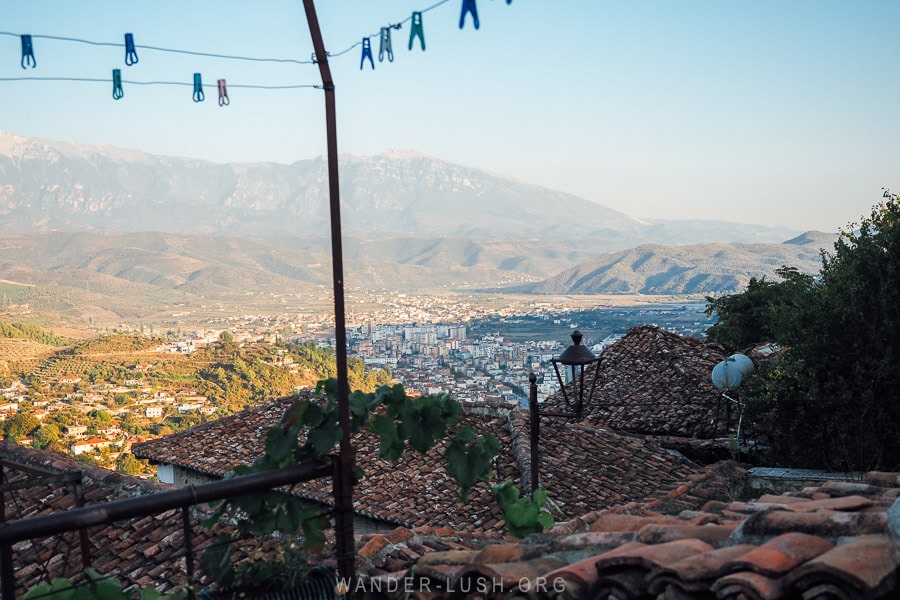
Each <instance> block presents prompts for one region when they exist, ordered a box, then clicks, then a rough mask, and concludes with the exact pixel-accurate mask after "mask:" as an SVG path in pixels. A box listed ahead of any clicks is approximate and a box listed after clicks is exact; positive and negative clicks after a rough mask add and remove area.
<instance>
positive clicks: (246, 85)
mask: <svg viewBox="0 0 900 600" xmlns="http://www.w3.org/2000/svg"><path fill="white" fill-rule="evenodd" d="M0 81H76V82H89V83H109V82H110V79H108V78H106V79H101V78H98V77H0ZM122 83H123V84H126V83H127V84H129V85H180V86H188V87H193V85H194V84H193V83H192V82H187V81H134V80H130V79H123V80H122ZM203 87H205V88H215V87H216V84H203ZM228 87H230V88H244V89H256V90H296V89H303V88H310V89H321V87H322V85H321V84H312V83H302V84H295V85H265V84H255V83H243V84H242V83H229V84H228Z"/></svg>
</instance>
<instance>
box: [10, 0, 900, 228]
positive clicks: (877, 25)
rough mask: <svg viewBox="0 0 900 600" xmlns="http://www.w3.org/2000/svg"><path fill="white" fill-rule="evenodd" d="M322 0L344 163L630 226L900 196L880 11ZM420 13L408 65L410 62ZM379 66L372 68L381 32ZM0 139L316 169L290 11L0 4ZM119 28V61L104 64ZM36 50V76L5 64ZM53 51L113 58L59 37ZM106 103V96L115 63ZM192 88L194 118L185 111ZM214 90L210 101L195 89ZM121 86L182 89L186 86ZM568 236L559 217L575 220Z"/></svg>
mask: <svg viewBox="0 0 900 600" xmlns="http://www.w3.org/2000/svg"><path fill="white" fill-rule="evenodd" d="M462 4H463V1H462V0H449V1H447V2H444V3H439V2H438V0H420V1H407V0H390V1H381V2H376V1H374V0H331V1H325V0H319V1H318V2H317V9H318V14H319V20H320V23H321V25H322V29H323V33H324V37H325V44H326V47H327V49H328V50H329V52H330V53H331V54H332V55H336V54H337V53H339V52H341V51H343V50H346V49H348V48H350V47H351V46H353V45H354V44H357V43H358V42H360V40H361V39H362V38H363V37H364V36H367V35H373V36H374V37H372V38H371V44H372V50H373V56H374V59H375V69H374V71H373V70H372V69H371V68H370V67H369V65H368V62H367V63H366V65H365V67H364V68H363V69H362V70H360V58H361V47H360V46H357V47H354V48H352V49H351V50H350V51H349V52H347V53H346V54H342V55H340V56H332V59H331V61H330V63H331V66H332V71H333V74H334V78H335V83H336V94H337V96H336V97H337V102H338V113H337V114H338V135H339V142H338V147H339V151H340V152H341V153H350V154H357V155H372V154H378V153H380V152H382V151H384V150H387V149H394V148H400V149H411V150H418V151H421V152H424V153H427V154H430V155H433V156H436V157H438V158H441V159H445V160H449V161H452V162H456V163H460V164H464V165H470V166H473V167H477V168H480V169H484V170H488V171H492V172H496V173H502V174H506V175H509V176H512V177H515V178H517V179H521V180H524V181H528V182H531V183H535V184H538V185H544V186H547V187H551V188H555V189H559V190H564V191H568V192H571V193H574V194H577V195H579V196H582V197H584V198H587V199H589V200H593V201H596V202H599V203H601V204H604V205H606V206H609V207H611V208H614V209H617V210H621V211H623V212H625V213H627V214H629V215H632V216H635V217H641V218H667V219H672V218H711V219H724V220H731V221H739V222H749V223H761V224H768V225H786V226H789V227H792V228H796V229H822V230H835V229H837V228H838V227H842V226H845V225H847V224H848V222H850V221H856V220H858V219H859V218H860V217H861V216H863V215H867V214H868V213H869V210H870V208H871V207H872V206H873V205H874V204H875V203H876V202H878V200H879V199H880V195H881V187H889V188H892V189H893V190H894V191H895V192H896V191H900V78H898V66H900V2H898V1H897V0H883V1H882V0H846V1H841V2H836V1H830V0H810V1H802V0H771V1H770V0H752V1H751V0H745V1H727V0H715V1H705V0H704V1H701V0H695V1H688V0H684V1H677V0H667V1H650V0H646V1H642V0H617V1H600V0H597V1H593V0H591V1H589V0H582V1H574V0H571V1H566V0H556V1H553V2H550V1H546V0H544V1H537V0H512V2H511V3H509V4H507V2H506V1H505V0H476V6H477V10H478V16H479V20H480V29H478V30H475V29H474V28H473V26H472V21H471V17H470V16H467V19H466V23H465V26H464V28H463V29H462V30H461V29H459V27H458V24H459V18H460V12H461V7H462ZM423 9H430V10H427V11H426V12H425V13H424V14H423V25H424V34H425V41H426V50H425V51H424V52H423V51H421V50H420V49H419V46H418V41H416V45H415V46H414V48H413V50H412V51H410V50H408V48H407V45H408V42H409V35H410V23H409V22H408V19H409V17H410V15H411V13H412V12H413V11H414V10H423ZM405 20H407V21H406V22H405V23H403V26H402V28H401V29H399V30H392V34H391V41H392V46H393V50H394V61H393V62H389V61H388V60H387V57H385V60H384V62H379V61H378V53H379V39H378V37H377V34H378V32H379V29H380V27H382V26H384V25H387V24H390V23H397V22H400V21H405ZM0 31H3V32H5V33H11V34H15V35H0V79H2V78H14V77H63V78H83V79H101V80H103V81H101V82H82V81H0V129H2V130H6V131H10V132H13V133H17V134H22V135H29V136H39V137H45V138H50V139H55V140H67V141H76V142H82V143H86V144H97V145H102V144H110V145H115V146H122V147H126V148H136V149H140V150H145V151H147V152H151V153H156V154H168V155H177V156H187V157H196V158H202V159H208V160H214V161H221V162H226V161H274V162H281V163H290V162H293V161H296V160H302V159H308V158H312V157H314V156H318V155H321V154H323V153H325V149H326V146H325V133H324V131H325V126H324V101H323V93H322V92H321V90H317V89H310V88H303V89H289V90H263V89H255V88H249V89H248V88H239V87H237V86H238V85H257V86H284V85H304V84H306V85H315V84H318V83H319V82H320V80H319V73H318V69H317V68H316V66H315V65H311V64H293V63H265V62H251V61H237V60H225V59H216V58H206V57H200V56H195V55H189V54H183V53H169V52H161V51H154V50H151V49H149V48H142V46H156V47H160V48H170V49H176V50H187V51H193V52H205V53H213V54H225V55H238V56H247V57H272V58H292V59H296V60H300V61H308V60H309V58H310V55H311V54H312V44H311V42H310V37H309V30H308V27H307V24H306V19H305V14H304V11H303V7H302V2H301V1H300V0H265V1H261V2H247V1H246V0H242V1H236V0H235V1H231V0H217V1H216V2H211V1H206V0H190V1H185V0H171V1H170V0H153V1H149V0H145V1H143V2H135V1H124V0H117V1H102V2H101V1H91V0H78V1H74V0H55V1H53V0H28V1H27V2H25V1H19V2H3V3H2V4H0ZM126 32H131V33H133V34H134V40H135V43H136V45H137V54H138V63H137V64H135V65H132V66H126V65H125V64H124V58H125V51H124V34H125V33H126ZM23 33H28V34H31V35H33V36H34V37H33V47H34V55H35V59H36V61H37V68H34V69H25V70H23V69H22V68H21V66H20V60H21V42H20V38H19V34H23ZM38 36H55V37H69V38H77V39H82V40H88V41H92V42H102V43H114V44H118V45H117V46H102V45H90V44H83V43H74V42H65V41H61V40H55V39H48V38H43V37H38ZM114 68H119V69H121V70H122V78H123V79H124V80H125V83H124V84H123V91H124V94H125V95H124V97H123V98H122V99H121V100H118V101H116V100H113V98H112V69H114ZM195 72H201V73H202V77H203V82H204V83H205V84H206V85H207V86H210V85H212V87H207V88H206V89H205V93H206V99H205V101H204V102H200V103H194V102H193V101H192V99H191V96H192V92H193V90H192V88H191V87H190V84H191V83H192V81H193V79H192V78H193V73H195ZM220 78H225V79H226V81H227V84H228V86H229V90H228V92H229V97H230V100H231V103H230V105H229V106H225V107H220V106H218V102H217V95H216V90H215V83H216V80H217V79H220ZM129 81H133V82H151V81H162V82H183V83H185V84H188V85H186V86H175V85H136V84H133V83H129ZM572 219H573V223H576V224H577V215H572Z"/></svg>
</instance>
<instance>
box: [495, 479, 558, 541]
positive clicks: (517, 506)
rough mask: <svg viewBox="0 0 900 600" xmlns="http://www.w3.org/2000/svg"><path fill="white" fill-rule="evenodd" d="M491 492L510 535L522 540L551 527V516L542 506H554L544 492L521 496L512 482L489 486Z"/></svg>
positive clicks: (537, 491)
mask: <svg viewBox="0 0 900 600" xmlns="http://www.w3.org/2000/svg"><path fill="white" fill-rule="evenodd" d="M491 492H493V494H494V498H496V499H497V503H498V504H499V505H500V508H501V509H502V510H503V519H504V521H505V522H506V529H507V531H509V533H510V535H512V536H514V537H517V538H523V537H525V536H526V535H530V534H532V533H541V532H543V531H544V530H545V529H549V528H550V527H552V526H553V516H552V515H551V514H550V513H549V511H547V510H546V509H545V508H544V505H546V504H550V505H551V506H554V505H553V504H552V502H551V500H550V498H549V495H548V494H547V492H546V491H545V490H535V491H534V493H533V494H531V495H529V496H521V494H520V492H519V488H518V486H516V485H515V484H514V483H513V482H512V481H504V482H503V483H498V484H497V485H494V486H491Z"/></svg>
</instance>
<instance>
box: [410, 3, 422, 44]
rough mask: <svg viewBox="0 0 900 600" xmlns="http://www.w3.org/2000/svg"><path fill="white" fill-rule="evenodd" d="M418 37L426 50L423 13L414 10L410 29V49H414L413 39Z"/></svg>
mask: <svg viewBox="0 0 900 600" xmlns="http://www.w3.org/2000/svg"><path fill="white" fill-rule="evenodd" d="M416 37H418V38H419V42H420V43H421V45H422V50H425V30H424V29H423V28H422V13H420V12H418V11H417V12H414V13H413V14H412V25H411V26H410V30H409V49H410V50H412V47H413V40H414V39H415V38H416Z"/></svg>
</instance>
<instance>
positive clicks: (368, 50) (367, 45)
mask: <svg viewBox="0 0 900 600" xmlns="http://www.w3.org/2000/svg"><path fill="white" fill-rule="evenodd" d="M367 57H368V59H369V64H371V65H372V69H374V68H375V60H374V59H373V58H372V42H371V41H370V40H369V38H367V37H364V38H363V39H362V57H361V58H360V59H359V70H360V71H362V68H363V63H365V62H366V58H367Z"/></svg>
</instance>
